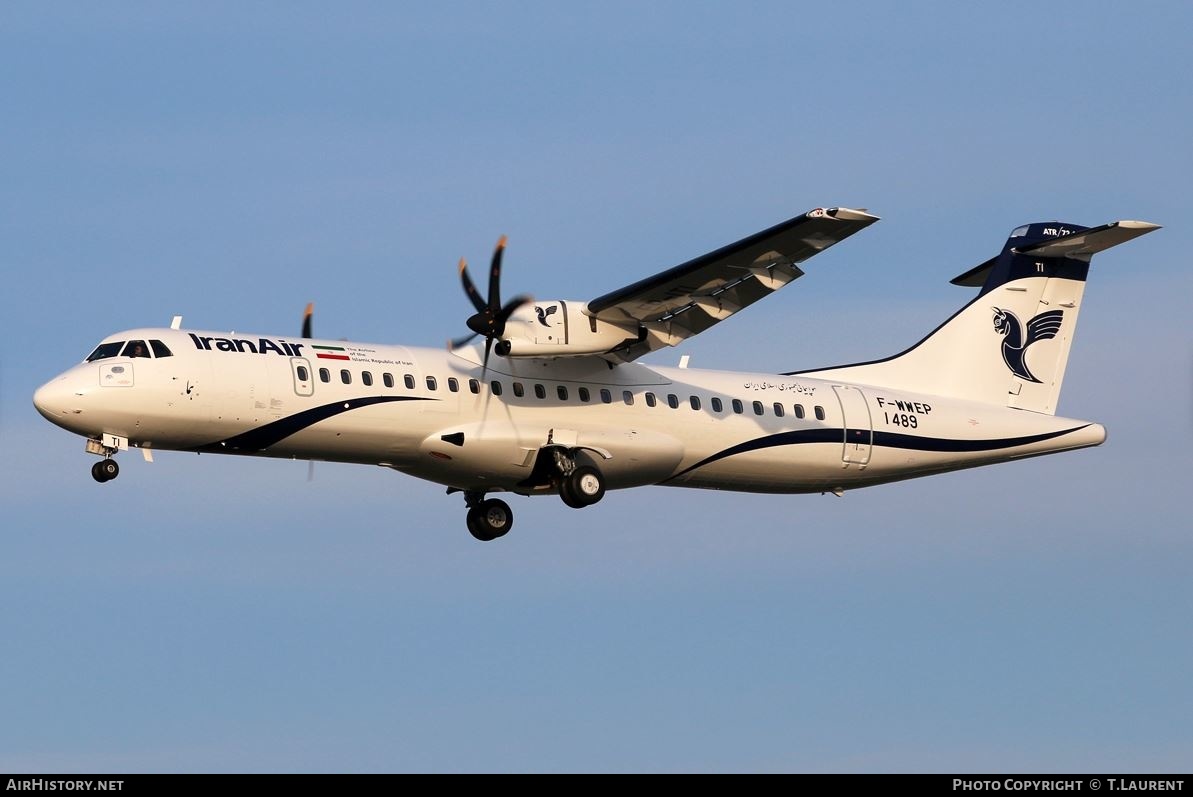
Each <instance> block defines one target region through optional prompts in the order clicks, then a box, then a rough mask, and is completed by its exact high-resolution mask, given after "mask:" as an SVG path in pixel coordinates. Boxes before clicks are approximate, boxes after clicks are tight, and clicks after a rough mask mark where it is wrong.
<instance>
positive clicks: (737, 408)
mask: <svg viewBox="0 0 1193 797" xmlns="http://www.w3.org/2000/svg"><path fill="white" fill-rule="evenodd" d="M733 411H734V412H736V413H737V414H738V415H741V414H742V413H743V412H745V411H746V408H745V407H743V406H742V403H741V399H734V400H733Z"/></svg>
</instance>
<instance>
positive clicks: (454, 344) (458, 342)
mask: <svg viewBox="0 0 1193 797" xmlns="http://www.w3.org/2000/svg"><path fill="white" fill-rule="evenodd" d="M476 335H477V333H475V332H473V333H472V334H471V335H465V336H464V337H462V338H456V339H454V340H449V341H448V342H447V348H448V351H451V350H452V349H458V348H460V347H461V346H464V345H467V343H468V341H470V340H472V339H473V338H475V337H476Z"/></svg>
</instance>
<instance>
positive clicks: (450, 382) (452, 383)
mask: <svg viewBox="0 0 1193 797" xmlns="http://www.w3.org/2000/svg"><path fill="white" fill-rule="evenodd" d="M447 389H448V390H450V391H451V392H453V393H459V392H460V380H458V379H456V378H455V377H454V376H449V377H448V378H447Z"/></svg>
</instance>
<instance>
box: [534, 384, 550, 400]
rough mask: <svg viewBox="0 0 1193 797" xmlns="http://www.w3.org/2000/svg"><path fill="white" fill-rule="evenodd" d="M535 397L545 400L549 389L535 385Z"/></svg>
mask: <svg viewBox="0 0 1193 797" xmlns="http://www.w3.org/2000/svg"><path fill="white" fill-rule="evenodd" d="M534 397H535V398H539V399H545V398H546V397H547V388H545V387H543V386H542V385H535V386H534Z"/></svg>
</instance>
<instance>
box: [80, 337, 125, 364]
mask: <svg viewBox="0 0 1193 797" xmlns="http://www.w3.org/2000/svg"><path fill="white" fill-rule="evenodd" d="M123 345H124V341H123V340H118V341H116V342H115V343H101V344H99V345H98V346H96V347H95V351H93V352H91V354H89V355H87V362H89V363H93V362H95V361H96V360H106V359H108V358H109V357H115V356H116V355H117V354H119V353H120V347H121V346H123Z"/></svg>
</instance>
